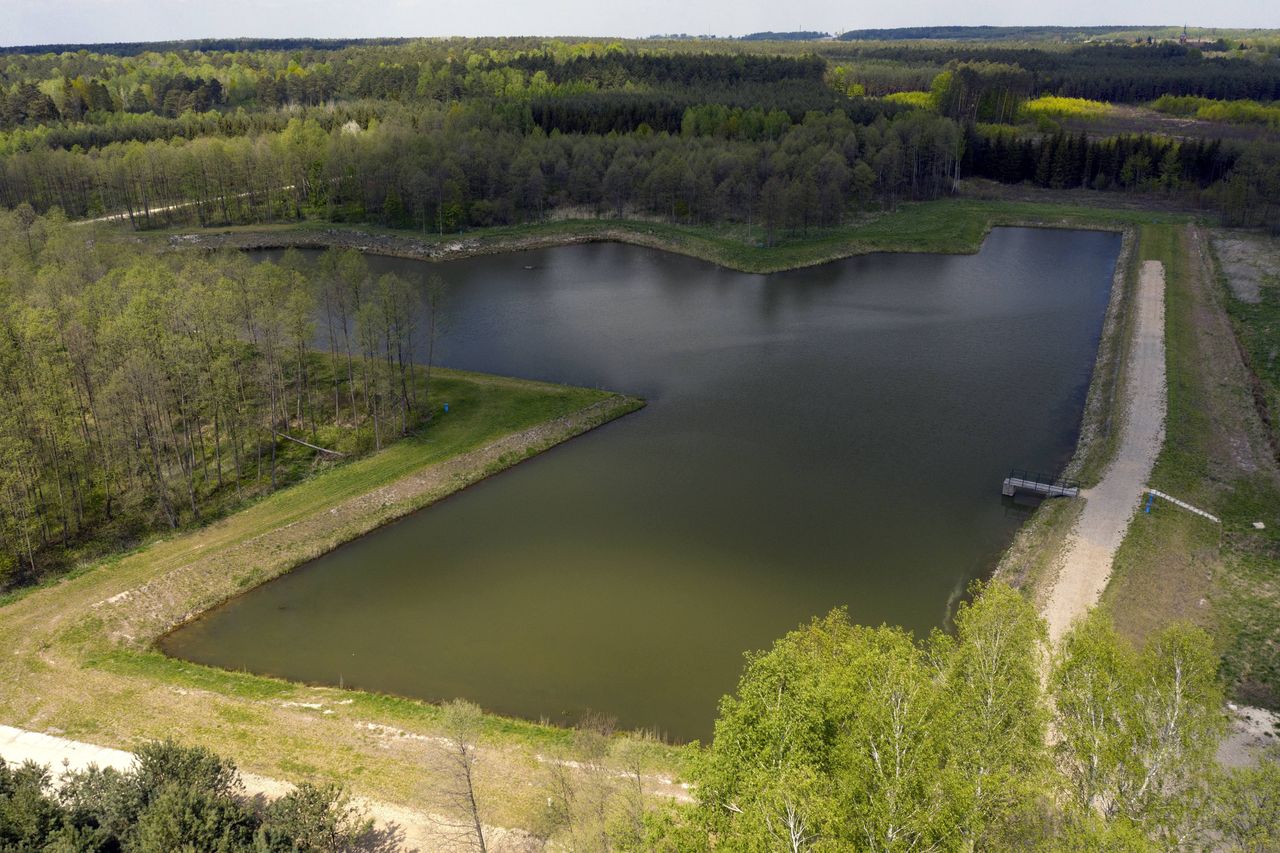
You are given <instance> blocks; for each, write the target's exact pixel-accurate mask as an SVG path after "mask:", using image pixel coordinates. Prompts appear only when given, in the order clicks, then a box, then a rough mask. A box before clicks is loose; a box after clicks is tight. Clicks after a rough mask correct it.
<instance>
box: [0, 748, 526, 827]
mask: <svg viewBox="0 0 1280 853" xmlns="http://www.w3.org/2000/svg"><path fill="white" fill-rule="evenodd" d="M0 759H3V760H4V761H6V762H9V763H11V764H21V763H22V762H24V761H33V762H35V763H36V764H41V765H44V766H46V767H48V768H49V769H50V771H51V772H52V774H53V776H54V778H55V780H56V779H57V777H58V776H59V775H60V774H61V773H62V771H63V769H64V768H66V769H68V770H84V769H85V768H87V767H89V766H90V765H97V766H98V767H104V768H105V767H111V768H114V769H116V770H119V771H122V772H123V771H126V770H128V769H129V768H130V767H131V766H132V765H133V754H132V753H129V752H125V751H124V750H120V749H110V748H108V747H105V746H95V745H94V744H91V743H82V742H80V741H74V740H68V739H67V738H61V737H55V736H53V735H47V734H40V733H39V732H29V731H26V730H24V729H16V728H13V727H12V726H0ZM240 779H241V781H243V782H244V792H245V794H246V795H247V796H249V797H250V798H256V797H261V798H262V799H264V800H274V799H276V798H278V797H282V796H284V795H285V794H287V793H288V792H289V791H290V790H292V788H293V786H292V785H289V784H288V783H285V782H281V781H279V780H276V779H270V778H268V777H266V776H257V775H255V774H253V773H244V772H242V773H240ZM355 803H356V805H357V806H358V807H359V808H361V809H362V810H364V812H365V814H367V815H368V816H369V817H370V818H372V819H373V821H374V823H375V836H376V840H377V845H376V847H377V849H379V850H384V851H391V850H395V851H411V850H418V851H437V850H439V851H451V850H470V849H471V847H470V845H468V844H466V843H465V840H461V839H459V838H458V837H457V835H458V833H457V832H455V831H454V830H453V829H452V827H453V826H455V825H456V823H457V821H456V820H450V819H446V818H443V817H441V816H439V815H433V814H427V813H426V812H421V811H417V810H414V809H409V808H405V807H403V806H396V805H392V804H390V803H382V802H378V801H376V800H368V799H364V798H359V797H358V798H355ZM485 840H486V841H487V842H489V844H490V848H491V849H494V850H502V849H523V848H524V847H526V846H527V845H526V842H527V841H528V838H527V837H526V836H525V835H524V834H523V833H520V832H513V831H511V830H506V829H502V828H499V827H490V826H487V827H485Z"/></svg>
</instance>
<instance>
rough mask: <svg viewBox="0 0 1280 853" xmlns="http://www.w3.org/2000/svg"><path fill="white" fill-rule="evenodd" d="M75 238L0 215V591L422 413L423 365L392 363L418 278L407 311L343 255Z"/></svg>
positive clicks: (194, 517)
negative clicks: (179, 248)
mask: <svg viewBox="0 0 1280 853" xmlns="http://www.w3.org/2000/svg"><path fill="white" fill-rule="evenodd" d="M26 210H28V211H29V208H27V209H26ZM87 236H88V235H87V234H86V233H85V232H83V231H79V230H77V229H75V228H74V226H70V225H68V224H67V223H66V222H65V221H64V220H62V219H60V218H58V217H51V218H47V219H44V218H38V217H34V216H24V214H23V211H18V212H16V213H3V214H0V292H3V294H4V299H3V305H2V306H0V365H3V370H2V372H3V379H0V399H3V401H4V405H3V413H2V414H0V543H2V544H0V548H3V552H2V554H0V592H3V591H4V590H6V589H10V588H14V587H19V586H23V585H27V584H30V583H33V582H37V581H39V580H41V579H43V578H45V577H47V576H49V575H50V574H52V573H55V572H57V571H59V570H61V569H64V568H65V567H66V565H67V562H68V561H71V560H75V559H77V558H80V559H83V558H86V557H90V556H95V555H100V554H105V553H112V552H113V551H115V550H118V549H119V548H121V547H125V546H128V545H130V544H131V543H134V542H136V541H138V540H139V539H141V538H143V537H145V535H146V534H147V533H149V532H150V531H153V530H158V529H168V530H172V529H174V528H177V527H179V526H185V525H188V524H191V523H199V522H202V521H208V520H210V519H211V518H215V517H217V516H218V515H221V514H223V513H225V512H226V511H228V510H230V509H232V508H234V507H236V506H239V505H240V504H242V503H243V502H244V501H246V500H248V499H250V498H252V497H254V496H256V495H260V494H263V493H265V492H267V491H270V490H272V489H275V488H279V487H281V486H283V485H286V484H288V483H290V482H292V481H294V480H296V479H298V478H299V477H301V476H304V475H305V474H306V473H308V471H310V470H311V468H312V467H314V466H315V465H320V466H323V465H326V464H330V463H332V462H335V461H338V460H339V459H341V458H342V457H343V456H351V455H354V454H359V453H361V452H364V451H366V450H373V449H377V448H379V447H381V446H382V445H383V444H384V443H386V442H387V441H389V440H391V439H392V438H394V437H398V436H400V435H403V434H405V433H406V432H408V431H410V430H412V429H414V428H416V427H417V426H419V425H420V424H421V423H422V422H423V420H424V419H425V418H426V417H427V412H426V411H425V401H426V396H427V393H428V390H429V382H430V365H429V364H427V365H421V366H419V365H415V364H414V363H413V360H412V357H411V355H410V353H411V352H412V351H413V347H414V341H415V339H417V340H426V339H427V337H428V336H430V335H431V334H433V324H434V319H433V318H434V308H433V306H432V304H430V301H431V297H430V295H429V294H430V293H431V289H430V287H428V288H427V290H426V292H427V293H428V296H427V303H428V304H426V305H423V304H421V302H420V297H419V296H418V291H417V290H415V289H414V288H413V287H410V285H409V283H408V282H406V281H404V280H403V279H401V278H398V277H397V276H394V275H384V276H379V277H377V278H374V277H372V276H371V275H370V274H369V271H368V269H367V267H366V265H365V261H364V259H363V257H361V256H360V255H359V254H357V253H355V252H351V251H348V252H338V251H331V252H329V253H328V254H326V255H325V256H324V257H323V258H322V259H321V260H320V262H319V264H318V267H317V268H314V269H313V268H311V266H309V265H307V264H306V263H304V262H303V261H302V260H301V259H300V258H299V257H297V256H296V253H295V254H292V255H289V256H286V257H285V258H283V259H282V260H281V261H280V262H279V263H270V262H262V263H254V262H252V261H250V260H249V259H248V258H246V257H245V256H243V255H240V254H236V253H230V254H219V255H211V256H205V255H200V254H194V253H184V254H181V255H172V254H171V255H166V256H160V255H156V254H155V253H154V252H150V251H144V250H142V249H140V248H139V247H137V246H133V245H130V244H118V243H113V242H108V241H97V242H93V241H87V240H86V238H87ZM316 282H323V285H322V286H321V287H319V288H316V287H315V283H316ZM423 318H425V319H423ZM415 336H421V337H417V338H415ZM317 339H320V340H323V341H324V342H325V347H324V349H323V350H322V351H321V352H316V351H315V349H314V345H315V342H316V340H317ZM300 442H306V443H307V444H309V445H311V446H312V447H320V448H323V449H324V450H325V452H324V453H321V454H319V455H318V456H319V458H318V459H317V458H315V457H317V454H316V453H314V452H313V451H312V449H311V448H308V447H307V446H306V445H303V444H301V443H300Z"/></svg>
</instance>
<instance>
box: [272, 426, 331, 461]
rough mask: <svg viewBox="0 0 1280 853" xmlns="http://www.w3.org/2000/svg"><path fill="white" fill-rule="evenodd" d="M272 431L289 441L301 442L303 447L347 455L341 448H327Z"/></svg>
mask: <svg viewBox="0 0 1280 853" xmlns="http://www.w3.org/2000/svg"><path fill="white" fill-rule="evenodd" d="M272 432H273V433H274V434H275V435H276V436H278V437H279V438H287V439H289V440H290V441H295V442H297V443H298V444H301V445H302V446H303V447H310V448H311V449H312V450H319V451H320V452H321V453H332V454H333V455H334V456H346V455H347V454H345V453H343V452H342V451H341V450H330V449H329V448H327V447H321V446H320V445H318V444H312V443H311V442H309V441H303V440H302V439H300V438H294V437H293V436H291V435H286V434H285V433H282V432H276V431H275V430H272Z"/></svg>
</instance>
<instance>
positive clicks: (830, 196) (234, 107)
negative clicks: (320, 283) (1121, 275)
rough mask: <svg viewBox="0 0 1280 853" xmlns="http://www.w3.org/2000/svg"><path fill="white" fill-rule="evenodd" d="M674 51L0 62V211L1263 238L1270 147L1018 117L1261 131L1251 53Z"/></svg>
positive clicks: (334, 52) (806, 46)
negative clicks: (968, 181) (948, 202)
mask: <svg viewBox="0 0 1280 853" xmlns="http://www.w3.org/2000/svg"><path fill="white" fill-rule="evenodd" d="M693 44H694V43H675V42H670V43H668V42H654V43H648V42H641V43H620V42H619V43H608V44H604V43H596V42H566V41H556V42H542V41H538V40H535V39H478V40H471V41H467V40H444V41H407V42H380V43H356V44H353V43H345V42H335V43H299V44H298V45H296V46H293V47H292V48H290V47H287V46H284V45H280V46H277V45H274V44H271V43H251V42H246V43H244V44H243V45H240V44H209V45H193V46H184V47H183V49H181V50H173V51H168V52H160V51H154V52H134V51H126V50H119V51H115V52H112V51H101V52H90V51H87V50H81V51H78V52H75V53H61V54H58V53H40V54H10V55H8V56H7V57H6V62H5V64H3V65H0V204H4V205H5V206H8V207H11V208H12V207H16V206H17V205H18V204H21V203H24V202H25V203H29V204H31V205H32V206H33V207H34V209H35V210H36V211H37V212H40V213H43V212H46V211H49V210H51V209H54V208H58V209H61V210H62V211H63V212H64V213H65V214H66V215H67V216H68V217H71V218H79V217H93V216H102V215H105V214H110V213H120V214H124V215H125V216H126V217H127V218H128V219H129V221H130V222H131V223H133V224H134V226H135V227H139V228H150V227H157V226H162V225H172V224H178V223H196V224H200V225H213V224H233V223H253V222H264V221H272V220H288V219H294V218H299V217H310V216H314V217H321V218H327V219H330V220H333V221H348V222H371V223H377V224H380V225H384V226H388V227H399V228H415V227H416V228H418V229H420V230H428V231H435V232H436V233H444V232H449V231H458V230H460V229H465V228H469V227H483V226H488V225H499V224H513V223H522V222H533V221H538V220H541V219H545V218H547V217H549V216H565V215H587V216H619V217H622V216H631V217H635V216H641V217H661V218H665V219H670V220H673V221H680V222H685V223H702V224H712V223H718V222H738V223H742V224H745V225H746V226H747V227H748V228H750V229H757V228H758V229H759V235H760V237H759V239H760V240H761V242H763V243H764V244H766V245H768V244H771V243H773V242H774V241H776V240H777V239H779V237H780V235H786V234H789V233H807V232H809V231H810V230H812V229H815V228H829V227H835V226H838V225H839V224H841V223H842V222H844V221H846V219H847V218H848V217H850V216H856V215H859V214H860V213H863V212H866V211H870V210H875V209H879V208H885V207H888V208H892V207H894V206H896V205H897V204H898V203H899V202H901V201H906V200H916V199H930V198H936V197H939V196H941V195H945V194H948V193H951V192H953V191H954V190H955V189H956V187H957V185H958V182H959V181H962V180H964V179H965V178H969V177H980V178H986V179H991V180H996V181H1001V182H1005V183H1021V182H1031V183H1034V184H1036V185H1038V186H1044V187H1055V188H1059V187H1085V188H1089V189H1093V190H1099V191H1125V192H1138V193H1159V194H1163V195H1165V196H1168V197H1172V198H1175V199H1180V200H1181V201H1182V203H1184V204H1187V205H1191V206H1204V205H1211V206H1216V207H1217V208H1218V209H1219V210H1221V211H1223V212H1224V213H1225V215H1226V216H1227V217H1228V218H1229V219H1230V221H1232V222H1236V223H1247V224H1261V223H1264V222H1269V223H1272V224H1274V223H1275V217H1276V213H1275V211H1274V210H1272V209H1271V207H1270V206H1269V205H1267V204H1266V203H1264V202H1261V201H1259V200H1260V199H1266V198H1268V197H1270V196H1272V195H1274V193H1275V190H1276V187H1277V183H1276V181H1277V177H1276V168H1277V167H1276V156H1275V147H1274V144H1273V143H1272V141H1271V139H1270V137H1269V136H1264V137H1263V138H1261V139H1258V140H1254V141H1252V142H1249V143H1242V142H1239V141H1234V140H1225V139H1224V140H1214V139H1203V138H1200V139H1195V140H1192V139H1179V138H1176V137H1170V136H1166V135H1162V134H1160V133H1158V132H1152V133H1143V132H1137V133H1131V134H1122V135H1112V136H1099V135H1096V134H1092V135H1088V136H1086V137H1083V138H1082V137H1081V136H1080V135H1079V134H1069V133H1067V132H1066V131H1065V130H1064V129H1063V128H1062V127H1061V126H1060V125H1057V124H1055V123H1054V117H1053V115H1052V114H1051V113H1049V112H1045V111H1043V110H1042V111H1040V112H1038V113H1036V114H1034V116H1033V115H1032V114H1030V113H1028V112H1026V111H1024V110H1023V109H1022V105H1023V104H1026V103H1028V102H1029V101H1030V100H1031V99H1035V98H1037V97H1038V96H1044V95H1049V96H1053V97H1057V98H1087V99H1092V100H1097V101H1099V102H1116V103H1139V104H1141V103H1145V102H1147V101H1154V100H1155V99H1157V98H1161V97H1163V98H1164V100H1163V101H1156V102H1155V103H1156V107H1157V108H1158V109H1164V110H1166V111H1167V110H1170V109H1172V108H1173V107H1172V106H1171V105H1172V104H1174V103H1178V104H1182V103H1191V102H1190V101H1186V100H1185V99H1189V98H1195V99H1200V100H1198V101H1195V102H1194V103H1195V104H1196V109H1197V110H1200V111H1202V112H1203V114H1204V115H1205V116H1206V117H1208V119H1209V120H1216V119H1217V117H1218V116H1235V115H1239V114H1242V112H1241V111H1242V110H1243V109H1244V108H1243V107H1240V108H1237V107H1234V106H1231V105H1234V104H1237V103H1238V104H1250V103H1252V104H1254V107H1253V108H1252V109H1253V110H1254V113H1258V112H1259V111H1262V114H1267V115H1269V113H1265V111H1266V110H1267V109H1269V108H1268V107H1267V106H1266V104H1267V103H1269V102H1270V101H1271V100H1274V99H1276V98H1278V97H1280V58H1277V57H1276V56H1275V55H1273V54H1272V53H1270V52H1269V46H1268V45H1267V44H1265V43H1261V42H1260V43H1258V44H1257V45H1248V44H1243V43H1242V46H1243V47H1244V48H1246V49H1245V50H1240V49H1233V50H1229V51H1218V52H1211V51H1204V50H1201V49H1200V48H1191V47H1187V46H1184V45H1179V44H1176V43H1155V44H1152V45H1146V44H1142V45H1135V44H1097V45H1091V44H1085V45H1077V46H1072V47H1069V48H1061V47H1060V48H1053V49H1051V48H1049V47H1046V46H1026V45H1021V44H1019V45H1016V46H1005V45H1003V44H1001V43H982V42H975V43H969V42H963V43H925V44H919V43H899V42H875V41H871V42H843V41H842V42H785V41H784V42H767V41H761V42H754V41H752V42H736V43H735V44H737V45H741V46H742V47H740V48H737V49H730V48H729V47H727V46H726V45H725V44H724V43H720V42H712V43H701V42H700V43H697V45H698V46H697V47H696V48H695V47H693V46H692V45H693ZM231 48H243V49H231ZM1170 98H1182V99H1184V100H1181V101H1171V100H1169V99H1170ZM1217 99H1231V100H1217ZM1240 99H1252V100H1240ZM1042 102H1044V99H1042ZM1060 102H1061V103H1070V102H1068V101H1060ZM1206 104H1208V105H1209V107H1206V106H1205V105H1206ZM1215 104H1223V105H1225V106H1223V107H1222V108H1221V109H1219V108H1217V107H1213V105H1215ZM1249 114H1250V115H1252V114H1253V113H1249ZM1032 119H1034V120H1032ZM1228 120H1229V119H1228Z"/></svg>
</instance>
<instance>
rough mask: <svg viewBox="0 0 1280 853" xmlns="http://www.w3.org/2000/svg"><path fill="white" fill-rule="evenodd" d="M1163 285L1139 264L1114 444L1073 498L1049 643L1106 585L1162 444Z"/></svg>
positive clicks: (1160, 274) (1156, 265)
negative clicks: (1107, 462)
mask: <svg viewBox="0 0 1280 853" xmlns="http://www.w3.org/2000/svg"><path fill="white" fill-rule="evenodd" d="M1164 284H1165V282H1164V267H1163V265H1161V264H1160V262H1159V261H1147V262H1146V263H1144V264H1143V266H1142V270H1141V274H1140V275H1139V280H1138V294H1137V324H1136V328H1135V329H1134V338H1133V344H1132V347H1131V348H1130V350H1129V363H1128V365H1127V377H1128V381H1127V386H1126V395H1125V400H1124V410H1123V413H1122V415H1121V418H1122V422H1121V429H1122V434H1121V439H1120V444H1119V447H1118V448H1117V450H1116V456H1115V459H1114V460H1113V461H1112V463H1111V466H1110V467H1109V468H1108V469H1107V471H1106V473H1105V474H1104V475H1103V477H1102V480H1101V482H1099V483H1098V485H1097V486H1095V487H1094V488H1092V489H1087V490H1085V491H1083V492H1082V493H1081V495H1082V498H1083V500H1084V501H1085V505H1084V509H1083V510H1082V511H1081V513H1080V517H1079V520H1078V521H1077V522H1076V526H1075V528H1074V530H1073V531H1072V535H1071V538H1070V540H1069V541H1068V543H1067V548H1066V551H1065V555H1064V558H1063V563H1062V569H1061V571H1060V572H1059V574H1058V578H1057V581H1056V582H1055V584H1054V586H1053V589H1052V591H1051V592H1050V594H1049V601H1048V603H1047V605H1046V607H1045V618H1046V619H1047V620H1048V622H1049V637H1050V639H1051V640H1052V641H1053V642H1055V643H1056V642H1057V641H1058V640H1060V639H1061V638H1062V637H1063V635H1064V634H1066V633H1067V631H1068V629H1070V627H1071V625H1072V623H1074V622H1075V620H1076V619H1078V618H1080V617H1081V616H1083V615H1084V614H1085V613H1087V612H1088V611H1089V609H1090V608H1092V607H1093V606H1094V605H1095V604H1097V603H1098V599H1099V598H1100V597H1101V595H1102V591H1103V590H1104V589H1105V588H1106V585H1107V581H1108V580H1109V579H1110V577H1111V563H1112V560H1113V558H1114V557H1115V553H1116V551H1117V549H1119V547H1120V543H1121V542H1122V541H1123V540H1124V536H1125V533H1126V531H1127V530H1128V528H1129V521H1130V519H1131V518H1132V517H1133V514H1134V512H1135V511H1136V510H1137V508H1138V503H1139V500H1140V499H1141V497H1142V492H1143V489H1144V488H1145V487H1146V484H1147V479H1148V478H1149V477H1150V476H1151V470H1152V468H1153V467H1154V466H1155V461H1156V456H1157V455H1159V453H1160V448H1161V446H1162V445H1163V443H1164V420H1165V412H1166V405H1167V404H1166V385H1165V350H1164Z"/></svg>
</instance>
